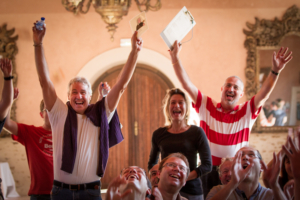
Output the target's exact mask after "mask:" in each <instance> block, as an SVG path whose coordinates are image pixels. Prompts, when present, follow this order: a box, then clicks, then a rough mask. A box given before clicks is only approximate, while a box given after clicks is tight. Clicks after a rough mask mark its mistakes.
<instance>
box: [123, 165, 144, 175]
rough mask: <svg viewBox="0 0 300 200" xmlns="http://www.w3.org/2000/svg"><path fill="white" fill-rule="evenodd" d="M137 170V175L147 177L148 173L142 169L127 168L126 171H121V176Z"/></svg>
mask: <svg viewBox="0 0 300 200" xmlns="http://www.w3.org/2000/svg"><path fill="white" fill-rule="evenodd" d="M133 170H135V171H136V173H141V174H143V175H144V176H146V172H145V170H144V169H142V168H140V167H126V168H124V169H122V171H121V176H124V175H126V174H129V173H130V172H131V171H133Z"/></svg>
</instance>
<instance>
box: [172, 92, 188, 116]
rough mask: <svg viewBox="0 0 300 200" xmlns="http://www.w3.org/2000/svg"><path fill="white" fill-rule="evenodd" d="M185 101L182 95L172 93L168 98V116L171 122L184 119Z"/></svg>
mask: <svg viewBox="0 0 300 200" xmlns="http://www.w3.org/2000/svg"><path fill="white" fill-rule="evenodd" d="M186 106H187V105H186V102H185V99H184V97H183V96H182V95H180V94H174V95H173V96H171V98H170V105H169V116H170V119H171V121H172V122H174V121H183V120H186Z"/></svg>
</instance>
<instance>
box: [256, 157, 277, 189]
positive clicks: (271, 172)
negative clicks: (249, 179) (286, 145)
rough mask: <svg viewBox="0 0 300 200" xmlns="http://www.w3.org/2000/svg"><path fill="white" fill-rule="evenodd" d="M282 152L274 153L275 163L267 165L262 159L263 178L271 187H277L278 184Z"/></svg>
mask: <svg viewBox="0 0 300 200" xmlns="http://www.w3.org/2000/svg"><path fill="white" fill-rule="evenodd" d="M281 159H282V158H281V154H280V153H278V154H277V155H276V154H275V152H274V153H273V164H272V165H271V166H269V167H268V166H267V165H266V164H265V162H264V161H262V160H261V161H260V163H261V167H262V169H263V170H264V174H263V179H264V180H265V181H267V183H268V185H269V187H270V188H271V189H272V188H275V186H277V184H278V178H279V172H280V168H281Z"/></svg>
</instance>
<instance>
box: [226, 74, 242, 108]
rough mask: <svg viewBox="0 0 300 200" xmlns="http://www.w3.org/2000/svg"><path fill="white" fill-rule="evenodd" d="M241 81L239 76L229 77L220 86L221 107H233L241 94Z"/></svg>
mask: <svg viewBox="0 0 300 200" xmlns="http://www.w3.org/2000/svg"><path fill="white" fill-rule="evenodd" d="M243 87H244V85H243V83H242V81H241V80H240V79H239V78H236V77H229V78H227V79H226V81H225V83H224V85H223V87H222V88H221V91H222V96H221V104H222V106H223V107H228V106H229V107H234V106H236V105H237V103H238V101H239V99H240V98H241V97H242V96H243V94H244V92H243Z"/></svg>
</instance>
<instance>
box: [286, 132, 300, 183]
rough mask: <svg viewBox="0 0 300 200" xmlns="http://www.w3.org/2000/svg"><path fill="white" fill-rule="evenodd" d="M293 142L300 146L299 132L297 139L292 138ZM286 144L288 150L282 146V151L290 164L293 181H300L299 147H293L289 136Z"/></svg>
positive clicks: (293, 144)
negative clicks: (287, 144) (288, 145)
mask: <svg viewBox="0 0 300 200" xmlns="http://www.w3.org/2000/svg"><path fill="white" fill-rule="evenodd" d="M294 140H295V142H296V141H298V144H300V132H298V133H297V137H295V138H294ZM288 142H289V144H290V149H291V151H292V153H291V152H290V150H289V149H288V148H287V147H286V146H284V145H283V146H282V150H283V151H284V153H285V154H286V155H287V157H288V158H289V160H290V163H291V169H292V172H293V175H294V179H295V180H300V170H299V169H300V150H299V146H297V145H295V143H294V141H293V140H292V138H291V137H290V136H288Z"/></svg>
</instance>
